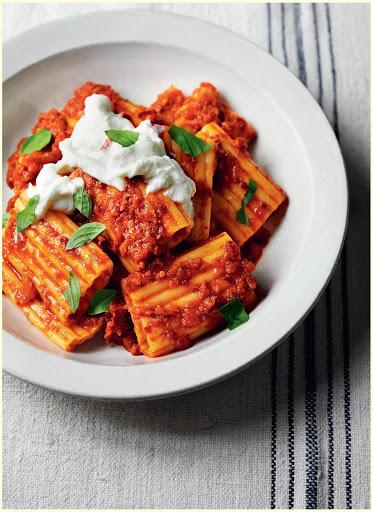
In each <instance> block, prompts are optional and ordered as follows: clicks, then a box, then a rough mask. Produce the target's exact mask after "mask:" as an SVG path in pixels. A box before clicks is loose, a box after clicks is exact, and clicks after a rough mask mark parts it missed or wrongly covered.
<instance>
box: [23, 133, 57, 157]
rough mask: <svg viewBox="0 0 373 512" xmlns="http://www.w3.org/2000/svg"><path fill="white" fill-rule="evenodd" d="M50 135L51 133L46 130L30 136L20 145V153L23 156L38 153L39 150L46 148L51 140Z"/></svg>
mask: <svg viewBox="0 0 373 512" xmlns="http://www.w3.org/2000/svg"><path fill="white" fill-rule="evenodd" d="M52 135H53V134H52V132H51V131H50V130H48V129H47V128H45V129H44V130H40V131H39V132H36V133H34V135H31V137H29V138H28V139H26V140H25V142H24V143H23V144H22V146H21V149H20V152H21V153H22V154H23V155H29V154H30V153H33V152H34V151H40V150H41V149H43V148H45V146H48V144H49V143H50V141H51V140H52Z"/></svg>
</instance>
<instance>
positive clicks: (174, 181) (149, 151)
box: [27, 94, 195, 219]
mask: <svg viewBox="0 0 373 512" xmlns="http://www.w3.org/2000/svg"><path fill="white" fill-rule="evenodd" d="M111 129H114V130H131V131H135V132H137V133H138V134H139V138H138V140H137V141H136V142H135V144H133V145H132V146H129V147H123V146H121V145H120V144H118V143H117V142H113V141H111V140H110V139H108V137H107V135H106V134H105V131H106V130H111ZM160 130H161V127H157V126H153V125H152V124H151V122H150V121H149V120H146V121H143V122H142V123H140V124H139V126H138V127H137V128H135V127H134V126H133V124H132V123H131V122H130V121H129V120H128V119H125V118H123V117H121V116H119V115H117V114H114V113H113V112H112V110H111V103H110V100H109V99H108V98H107V97H106V96H104V95H102V94H92V96H89V97H88V98H86V100H85V110H84V114H83V116H82V117H81V118H80V119H79V121H78V122H77V123H76V125H75V127H74V130H73V132H72V134H71V137H70V138H68V139H65V140H63V141H62V142H60V145H59V147H60V150H61V153H62V159H61V160H59V161H58V162H57V163H56V164H46V165H44V166H43V168H42V169H41V171H40V173H39V175H38V177H37V178H36V185H35V186H33V185H29V188H28V190H27V194H28V196H29V197H32V196H34V195H36V194H39V195H40V199H39V202H38V205H37V207H36V211H35V214H36V217H37V218H38V219H40V218H41V217H43V216H44V215H45V214H46V212H47V211H48V209H52V210H58V211H64V212H66V213H71V212H72V211H73V204H72V197H73V194H74V192H75V191H76V189H77V188H79V187H81V186H83V180H82V179H81V178H75V179H73V180H70V179H69V178H68V176H63V174H66V172H67V171H68V172H70V168H74V167H80V168H81V169H83V170H84V171H85V172H86V173H87V174H89V175H90V176H92V177H93V178H96V179H97V180H99V181H101V182H102V183H106V184H107V185H111V186H113V187H115V188H117V189H119V190H124V189H125V187H126V178H129V179H130V178H134V177H135V176H143V177H144V180H145V181H146V183H147V188H146V193H150V192H156V191H157V190H162V191H163V193H164V194H165V195H166V196H168V197H170V198H171V199H172V200H173V201H175V202H178V203H181V204H182V206H183V208H184V210H185V212H186V213H187V214H188V215H190V216H192V215H193V205H192V199H191V198H192V197H193V195H194V193H195V184H194V182H193V181H192V180H191V179H190V178H188V176H186V174H185V173H184V171H183V170H182V168H181V167H180V165H179V164H178V163H177V162H176V161H175V160H173V159H172V158H170V157H169V156H167V155H166V151H165V147H164V144H163V141H162V139H161V138H160V137H159V134H160Z"/></svg>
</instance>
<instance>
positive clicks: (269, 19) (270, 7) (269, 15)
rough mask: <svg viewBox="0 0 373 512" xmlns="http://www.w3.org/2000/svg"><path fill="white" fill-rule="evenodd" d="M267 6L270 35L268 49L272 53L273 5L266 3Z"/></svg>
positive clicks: (268, 33) (268, 32)
mask: <svg viewBox="0 0 373 512" xmlns="http://www.w3.org/2000/svg"><path fill="white" fill-rule="evenodd" d="M266 6H267V37H268V51H269V53H270V54H272V6H271V4H266Z"/></svg>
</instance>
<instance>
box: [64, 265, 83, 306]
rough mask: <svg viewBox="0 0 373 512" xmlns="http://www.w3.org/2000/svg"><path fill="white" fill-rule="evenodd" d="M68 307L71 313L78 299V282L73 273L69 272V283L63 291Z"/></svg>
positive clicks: (77, 303) (77, 304)
mask: <svg viewBox="0 0 373 512" xmlns="http://www.w3.org/2000/svg"><path fill="white" fill-rule="evenodd" d="M64 296H65V297H66V300H67V302H68V303H69V306H70V309H71V311H72V312H73V313H75V311H76V310H77V309H78V306H79V299H80V283H79V279H78V278H77V277H76V275H75V274H73V273H72V272H69V284H68V286H67V289H66V292H65V293H64Z"/></svg>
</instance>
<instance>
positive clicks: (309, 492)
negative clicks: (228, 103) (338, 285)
mask: <svg viewBox="0 0 373 512" xmlns="http://www.w3.org/2000/svg"><path fill="white" fill-rule="evenodd" d="M294 21H295V36H296V43H297V56H298V69H299V78H300V79H301V81H302V82H303V83H304V85H307V72H306V63H305V55H304V45H303V32H302V24H301V6H300V5H299V4H295V5H294ZM304 329H305V340H304V355H305V415H306V508H317V470H318V440H317V420H316V346H315V311H314V310H313V311H311V313H310V314H309V315H308V317H307V318H306V321H305V324H304Z"/></svg>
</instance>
